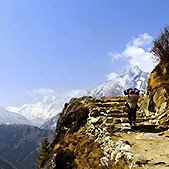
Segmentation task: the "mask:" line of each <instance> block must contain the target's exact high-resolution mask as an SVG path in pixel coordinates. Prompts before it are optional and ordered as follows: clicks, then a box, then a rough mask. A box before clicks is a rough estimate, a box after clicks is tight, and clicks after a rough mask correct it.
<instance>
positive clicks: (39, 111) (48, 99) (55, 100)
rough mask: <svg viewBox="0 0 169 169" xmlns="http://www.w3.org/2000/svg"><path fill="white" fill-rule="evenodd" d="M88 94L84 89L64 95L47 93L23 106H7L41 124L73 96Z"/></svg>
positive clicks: (54, 114) (56, 112)
mask: <svg viewBox="0 0 169 169" xmlns="http://www.w3.org/2000/svg"><path fill="white" fill-rule="evenodd" d="M85 94H86V91H84V90H77V91H75V92H70V93H68V94H67V95H64V96H56V95H45V96H39V97H37V98H35V99H33V100H32V101H31V102H30V103H27V104H24V105H23V106H21V107H18V108H17V107H10V106H9V107H7V110H9V111H13V112H17V113H19V114H21V115H23V116H25V117H26V118H27V119H29V120H31V121H32V122H33V123H34V125H36V126H41V125H42V124H43V123H45V122H46V121H48V120H49V119H50V118H52V117H54V116H56V115H57V114H58V113H59V112H61V110H62V107H63V105H64V103H65V102H68V101H69V100H70V99H71V98H72V97H79V96H83V95H85Z"/></svg>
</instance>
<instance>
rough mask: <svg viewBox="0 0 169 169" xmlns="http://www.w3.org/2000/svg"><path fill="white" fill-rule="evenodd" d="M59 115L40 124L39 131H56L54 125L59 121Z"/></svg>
mask: <svg viewBox="0 0 169 169" xmlns="http://www.w3.org/2000/svg"><path fill="white" fill-rule="evenodd" d="M59 116H60V113H59V114H57V115H56V116H54V117H52V118H51V119H49V120H48V121H47V122H45V123H44V124H42V125H41V126H40V128H41V129H45V130H55V129H56V124H57V121H58V119H59Z"/></svg>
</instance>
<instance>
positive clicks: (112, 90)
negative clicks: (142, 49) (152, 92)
mask: <svg viewBox="0 0 169 169" xmlns="http://www.w3.org/2000/svg"><path fill="white" fill-rule="evenodd" d="M148 76H149V73H148V72H144V71H142V70H141V69H140V68H139V67H138V66H134V67H132V68H129V69H127V70H126V71H125V72H124V73H123V74H121V75H119V76H117V77H115V78H114V79H112V80H109V81H108V82H106V83H104V84H102V85H100V86H98V87H97V88H95V89H94V90H92V91H91V92H89V95H91V96H94V97H102V96H122V95H123V91H124V90H125V89H127V88H130V87H131V88H135V87H136V88H138V89H139V90H141V91H142V92H144V91H145V90H146V87H147V79H148Z"/></svg>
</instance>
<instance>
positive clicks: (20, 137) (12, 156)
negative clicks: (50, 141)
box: [0, 125, 53, 169]
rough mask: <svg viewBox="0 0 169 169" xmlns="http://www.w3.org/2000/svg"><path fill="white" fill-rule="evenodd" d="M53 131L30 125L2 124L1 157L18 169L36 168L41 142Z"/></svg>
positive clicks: (0, 130) (0, 132) (0, 129)
mask: <svg viewBox="0 0 169 169" xmlns="http://www.w3.org/2000/svg"><path fill="white" fill-rule="evenodd" d="M52 133H53V132H51V131H48V130H42V129H39V128H37V127H33V126H28V125H0V157H2V158H3V159H6V160H8V161H9V162H11V163H12V164H13V165H15V166H16V167H17V168H18V169H34V168H36V166H37V151H38V148H39V146H40V142H42V140H43V139H44V138H45V137H48V136H51V135H52ZM0 168H1V166H0Z"/></svg>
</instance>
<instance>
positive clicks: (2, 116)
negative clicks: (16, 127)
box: [0, 107, 33, 125]
mask: <svg viewBox="0 0 169 169" xmlns="http://www.w3.org/2000/svg"><path fill="white" fill-rule="evenodd" d="M0 124H27V125H33V123H32V122H31V121H30V120H28V119H26V118H25V117H24V116H22V115H20V114H18V113H15V112H10V111H8V110H6V109H5V108H2V107H0Z"/></svg>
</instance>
